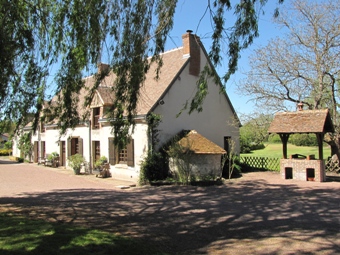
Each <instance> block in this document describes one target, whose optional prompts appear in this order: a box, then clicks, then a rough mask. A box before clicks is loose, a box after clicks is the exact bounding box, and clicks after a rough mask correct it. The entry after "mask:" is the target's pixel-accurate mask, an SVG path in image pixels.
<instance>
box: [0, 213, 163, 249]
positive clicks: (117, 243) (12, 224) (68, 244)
mask: <svg viewBox="0 0 340 255" xmlns="http://www.w3.org/2000/svg"><path fill="white" fill-rule="evenodd" d="M0 254H3V255H14V254H16V255H17V254H19V255H31V254H32V255H33V254H39V255H53V254H58V255H75V254H91V255H103V254H115V255H120V254H121V255H126V254H132V255H133V254H136V255H138V254H153V255H155V254H165V253H161V252H159V251H157V250H156V249H155V248H154V247H152V246H150V244H147V243H142V242H141V241H138V240H134V239H132V238H127V237H123V236H121V235H119V234H113V233H108V232H105V231H101V230H98V229H89V228H83V227H78V226H74V225H72V224H56V223H50V222H45V221H42V220H31V219H27V218H25V217H21V216H15V215H12V214H10V213H0Z"/></svg>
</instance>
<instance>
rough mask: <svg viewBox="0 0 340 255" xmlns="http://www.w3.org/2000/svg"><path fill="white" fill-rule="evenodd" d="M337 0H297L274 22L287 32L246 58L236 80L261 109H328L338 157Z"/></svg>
mask: <svg viewBox="0 0 340 255" xmlns="http://www.w3.org/2000/svg"><path fill="white" fill-rule="evenodd" d="M339 17H340V1H339V0H334V1H325V2H321V1H319V2H318V1H308V0H305V1H303V0H297V1H295V2H293V3H292V5H291V6H289V9H288V8H287V9H286V10H284V11H282V12H281V15H280V17H279V18H278V19H276V20H275V21H276V22H277V23H278V24H279V25H280V26H282V27H283V28H284V29H283V31H286V33H285V34H283V35H282V36H280V38H275V39H273V40H272V41H270V42H269V44H268V45H267V46H265V47H262V48H259V49H258V50H257V51H256V52H255V54H254V55H253V56H252V57H251V60H250V64H251V70H250V71H249V72H248V73H247V78H246V80H244V81H242V82H241V83H240V89H241V90H242V92H243V94H245V95H249V96H251V97H252V98H253V99H254V100H256V103H257V104H258V105H260V106H262V108H264V109H267V110H269V109H272V110H274V111H278V110H289V109H292V108H295V107H296V105H297V104H298V103H303V104H304V105H305V107H306V108H308V109H321V108H329V109H330V112H331V116H332V120H333V123H334V125H335V129H336V132H335V133H334V134H330V135H329V136H326V142H328V143H329V144H330V145H331V148H332V155H337V156H338V157H339V158H340V150H339V149H340V144H339V141H340V140H339V138H340V126H339V115H338V106H339V103H340V97H339V96H340V95H339V92H338V89H339V75H340V65H339V63H340V20H339Z"/></svg>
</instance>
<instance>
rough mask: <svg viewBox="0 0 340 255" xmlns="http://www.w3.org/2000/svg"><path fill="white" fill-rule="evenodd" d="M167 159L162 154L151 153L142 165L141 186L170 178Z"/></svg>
mask: <svg viewBox="0 0 340 255" xmlns="http://www.w3.org/2000/svg"><path fill="white" fill-rule="evenodd" d="M166 162H167V159H166V158H165V157H164V155H162V153H160V152H156V153H151V152H149V153H148V155H147V156H146V158H145V159H144V160H143V162H142V165H141V172H140V175H139V183H140V184H141V185H143V184H146V183H148V182H150V181H155V180H164V179H166V178H167V176H168V166H167V163H166Z"/></svg>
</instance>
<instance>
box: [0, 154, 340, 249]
mask: <svg viewBox="0 0 340 255" xmlns="http://www.w3.org/2000/svg"><path fill="white" fill-rule="evenodd" d="M339 179H340V177H339V176H336V177H333V178H332V179H331V180H330V181H327V182H324V183H317V182H301V181H295V180H283V179H281V178H280V176H279V174H277V173H272V172H255V173H245V174H243V177H241V178H239V179H233V180H232V181H226V182H225V184H223V185H219V186H210V187H197V186H162V187H132V188H129V189H121V188H120V187H121V186H125V187H126V186H128V185H129V184H131V183H129V182H121V181H118V180H113V179H99V178H95V176H93V175H91V176H90V175H81V176H75V175H73V173H72V171H70V170H64V169H54V168H48V167H43V166H37V165H35V164H26V163H23V164H15V163H12V162H8V161H4V160H1V159H0V211H11V212H15V213H18V214H23V215H25V216H27V217H30V218H33V219H35V218H39V219H44V220H48V221H53V222H60V223H68V224H79V225H85V226H87V227H94V228H100V229H103V230H106V231H109V232H113V233H120V234H122V235H126V236H129V237H134V238H136V239H140V240H142V241H144V242H147V243H150V245H153V246H156V247H161V249H162V250H163V251H165V252H167V253H169V254H340V231H339V230H340V182H339Z"/></svg>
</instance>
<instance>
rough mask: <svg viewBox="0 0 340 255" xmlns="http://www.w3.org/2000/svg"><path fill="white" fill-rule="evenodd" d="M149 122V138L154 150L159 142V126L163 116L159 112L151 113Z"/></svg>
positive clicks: (151, 147) (148, 117) (148, 118)
mask: <svg viewBox="0 0 340 255" xmlns="http://www.w3.org/2000/svg"><path fill="white" fill-rule="evenodd" d="M147 122H148V136H149V139H150V140H151V146H150V148H149V149H150V150H151V151H153V150H154V148H155V146H156V144H157V143H158V142H159V139H158V135H159V130H158V126H159V124H160V123H161V122H162V116H161V115H159V114H155V113H150V114H149V115H148V116H147Z"/></svg>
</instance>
